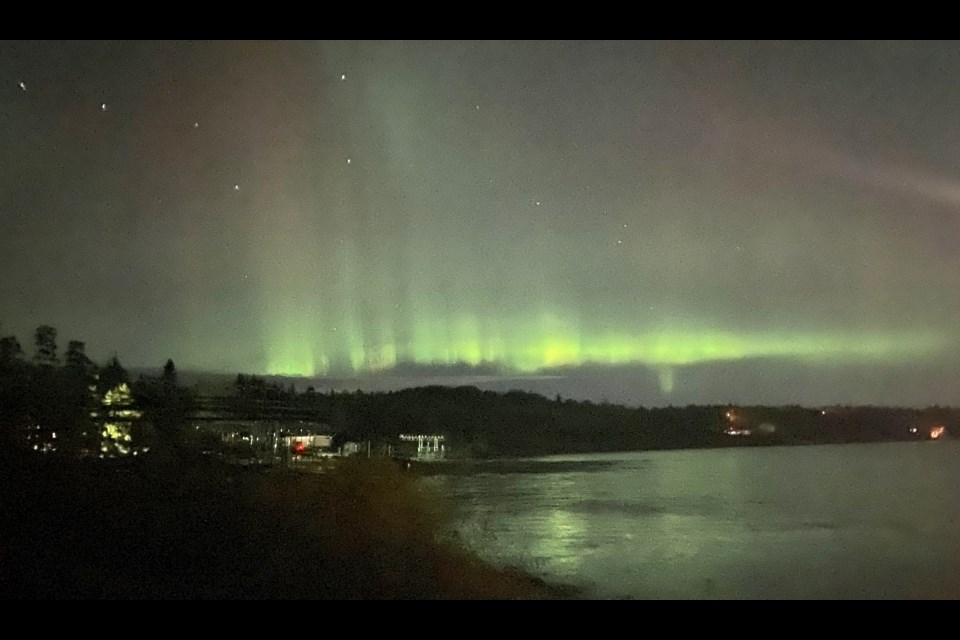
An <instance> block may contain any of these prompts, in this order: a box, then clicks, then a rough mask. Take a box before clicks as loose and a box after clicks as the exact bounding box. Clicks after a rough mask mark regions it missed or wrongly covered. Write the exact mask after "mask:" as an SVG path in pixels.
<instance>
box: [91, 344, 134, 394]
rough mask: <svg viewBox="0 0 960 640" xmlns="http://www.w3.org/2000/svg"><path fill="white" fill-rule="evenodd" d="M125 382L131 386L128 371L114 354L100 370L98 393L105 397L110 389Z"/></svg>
mask: <svg viewBox="0 0 960 640" xmlns="http://www.w3.org/2000/svg"><path fill="white" fill-rule="evenodd" d="M124 382H125V383H127V384H130V375H129V374H128V373H127V370H126V369H124V368H123V365H121V364H120V360H119V358H117V356H116V354H114V355H113V357H112V358H110V360H108V361H107V364H106V365H105V366H104V367H103V368H102V369H101V370H100V377H99V379H98V380H97V391H99V392H100V394H101V395H103V394H104V393H106V392H107V391H109V390H110V389H113V388H115V387H117V386H118V385H119V384H121V383H124Z"/></svg>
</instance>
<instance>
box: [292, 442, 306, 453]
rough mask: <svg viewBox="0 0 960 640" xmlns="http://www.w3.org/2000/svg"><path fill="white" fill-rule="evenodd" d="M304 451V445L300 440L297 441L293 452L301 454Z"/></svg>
mask: <svg viewBox="0 0 960 640" xmlns="http://www.w3.org/2000/svg"><path fill="white" fill-rule="evenodd" d="M303 449H304V446H303V443H302V442H300V441H299V440H297V441H296V442H294V443H293V450H294V451H297V452H300V451H303Z"/></svg>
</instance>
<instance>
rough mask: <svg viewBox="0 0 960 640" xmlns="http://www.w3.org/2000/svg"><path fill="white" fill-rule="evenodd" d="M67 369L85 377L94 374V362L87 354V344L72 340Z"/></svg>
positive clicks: (68, 349) (67, 358) (69, 347)
mask: <svg viewBox="0 0 960 640" xmlns="http://www.w3.org/2000/svg"><path fill="white" fill-rule="evenodd" d="M66 360H67V367H68V368H70V369H73V370H75V371H79V372H83V374H84V375H89V374H92V373H93V368H94V365H93V362H92V361H91V360H90V358H88V357H87V354H86V344H85V343H83V342H80V341H79V340H71V341H70V343H69V344H68V345H67V356H66Z"/></svg>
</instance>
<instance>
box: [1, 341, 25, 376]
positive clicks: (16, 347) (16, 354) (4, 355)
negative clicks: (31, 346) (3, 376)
mask: <svg viewBox="0 0 960 640" xmlns="http://www.w3.org/2000/svg"><path fill="white" fill-rule="evenodd" d="M22 359H23V348H22V347H21V346H20V341H19V340H17V337H16V336H7V337H5V338H0V368H4V369H6V368H9V367H11V366H13V365H14V363H16V362H20V361H21V360H22Z"/></svg>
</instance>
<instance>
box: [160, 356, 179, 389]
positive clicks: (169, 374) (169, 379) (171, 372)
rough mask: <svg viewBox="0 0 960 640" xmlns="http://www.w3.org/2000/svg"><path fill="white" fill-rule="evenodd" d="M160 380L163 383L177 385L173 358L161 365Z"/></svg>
mask: <svg viewBox="0 0 960 640" xmlns="http://www.w3.org/2000/svg"><path fill="white" fill-rule="evenodd" d="M160 381H161V382H162V383H163V384H164V385H169V386H174V387H175V386H177V368H176V367H175V366H174V364H173V360H167V363H166V364H165V365H163V373H162V374H161V375H160Z"/></svg>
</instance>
